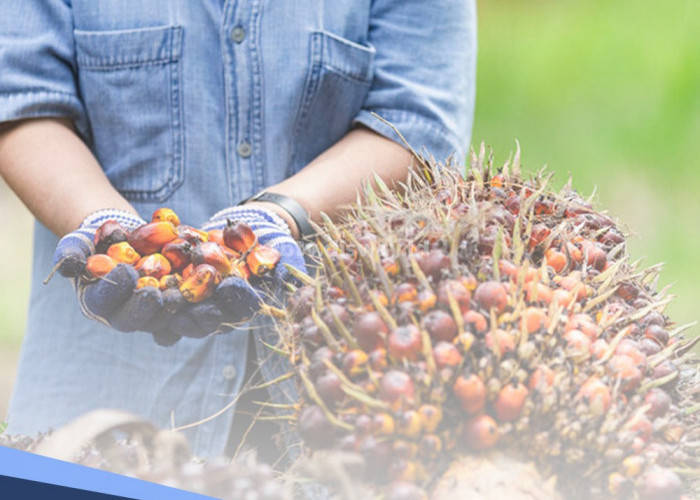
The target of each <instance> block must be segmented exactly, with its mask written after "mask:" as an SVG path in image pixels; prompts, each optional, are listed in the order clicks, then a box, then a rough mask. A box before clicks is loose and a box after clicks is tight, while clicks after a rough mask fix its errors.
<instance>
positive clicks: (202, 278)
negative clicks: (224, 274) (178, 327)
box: [180, 264, 220, 302]
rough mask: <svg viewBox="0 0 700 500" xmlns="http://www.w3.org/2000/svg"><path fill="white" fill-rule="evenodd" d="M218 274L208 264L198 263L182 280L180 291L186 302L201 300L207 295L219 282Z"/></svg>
mask: <svg viewBox="0 0 700 500" xmlns="http://www.w3.org/2000/svg"><path fill="white" fill-rule="evenodd" d="M219 280H220V275H219V273H218V272H217V271H216V269H215V268H214V267H212V266H210V265H209V264H200V265H198V266H197V267H195V268H194V269H193V270H192V273H191V274H189V275H188V276H187V278H184V279H183V280H182V284H181V285H180V293H182V296H183V297H185V300H187V301H188V302H201V301H203V300H204V299H206V298H207V297H209V296H210V295H211V294H212V293H213V292H214V289H215V288H216V285H218V284H219Z"/></svg>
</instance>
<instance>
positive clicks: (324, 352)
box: [309, 318, 335, 379]
mask: <svg viewBox="0 0 700 500" xmlns="http://www.w3.org/2000/svg"><path fill="white" fill-rule="evenodd" d="M309 319H311V318H309ZM334 358H335V352H333V350H332V349H331V348H330V347H328V346H325V345H324V346H321V347H319V348H318V349H316V350H315V351H314V352H313V353H312V354H311V358H310V359H309V375H310V376H311V378H312V379H315V378H317V377H320V376H321V375H322V374H324V373H326V371H327V370H328V366H327V363H329V362H330V363H333V359H334Z"/></svg>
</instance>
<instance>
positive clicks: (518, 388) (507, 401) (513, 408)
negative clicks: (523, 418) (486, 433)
mask: <svg viewBox="0 0 700 500" xmlns="http://www.w3.org/2000/svg"><path fill="white" fill-rule="evenodd" d="M527 394H528V390H527V387H525V386H524V385H523V384H521V383H520V382H512V383H510V384H506V385H505V386H503V388H502V389H501V390H500V391H499V393H498V397H497V398H496V401H494V402H493V409H494V411H495V412H496V418H498V420H500V421H501V422H512V421H513V420H515V419H517V418H518V417H519V416H520V413H521V412H522V409H523V405H524V404H525V399H526V398H527Z"/></svg>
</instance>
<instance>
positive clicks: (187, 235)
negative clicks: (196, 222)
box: [177, 224, 209, 244]
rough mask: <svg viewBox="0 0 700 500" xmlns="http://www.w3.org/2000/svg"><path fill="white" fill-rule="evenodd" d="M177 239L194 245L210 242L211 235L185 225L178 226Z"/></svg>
mask: <svg viewBox="0 0 700 500" xmlns="http://www.w3.org/2000/svg"><path fill="white" fill-rule="evenodd" d="M177 237H178V238H182V239H183V240H185V241H189V242H190V243H192V244H195V243H202V242H204V241H208V240H209V234H208V233H207V232H206V231H202V230H201V229H197V228H195V227H192V226H186V225H184V224H180V225H179V226H177Z"/></svg>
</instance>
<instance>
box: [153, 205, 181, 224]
mask: <svg viewBox="0 0 700 500" xmlns="http://www.w3.org/2000/svg"><path fill="white" fill-rule="evenodd" d="M159 221H167V222H171V223H172V224H173V225H174V226H179V225H180V218H179V217H178V216H177V214H176V213H175V211H174V210H172V209H171V208H166V207H162V208H159V209H158V210H156V211H155V212H153V215H152V216H151V222H159Z"/></svg>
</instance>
